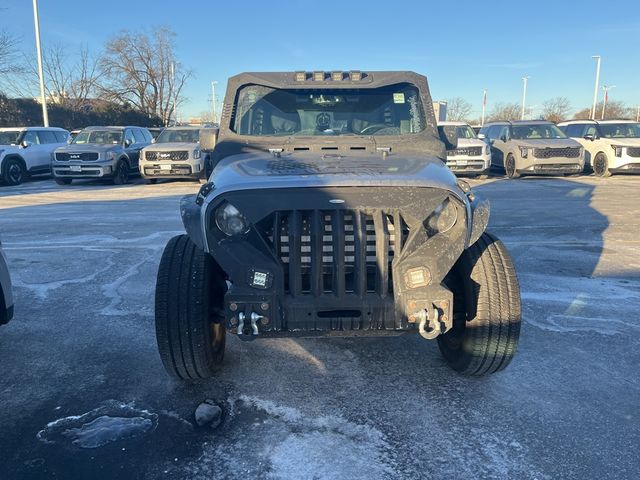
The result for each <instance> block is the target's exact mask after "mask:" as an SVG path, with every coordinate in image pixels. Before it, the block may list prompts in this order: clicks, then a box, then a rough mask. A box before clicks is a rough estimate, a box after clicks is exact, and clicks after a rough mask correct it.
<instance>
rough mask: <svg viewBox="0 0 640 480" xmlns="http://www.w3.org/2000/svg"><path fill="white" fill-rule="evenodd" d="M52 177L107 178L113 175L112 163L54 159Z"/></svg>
mask: <svg viewBox="0 0 640 480" xmlns="http://www.w3.org/2000/svg"><path fill="white" fill-rule="evenodd" d="M51 169H52V171H53V176H54V177H59V178H108V177H112V176H113V171H114V170H113V164H112V163H108V164H106V163H97V162H84V163H69V162H64V163H62V162H57V161H54V162H53V164H52V165H51Z"/></svg>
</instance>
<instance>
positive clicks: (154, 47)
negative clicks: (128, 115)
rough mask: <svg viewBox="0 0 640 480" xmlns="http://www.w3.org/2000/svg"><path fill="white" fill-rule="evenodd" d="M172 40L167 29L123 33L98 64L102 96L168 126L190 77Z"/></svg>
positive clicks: (171, 34) (106, 50)
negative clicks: (176, 53) (153, 116)
mask: <svg viewBox="0 0 640 480" xmlns="http://www.w3.org/2000/svg"><path fill="white" fill-rule="evenodd" d="M174 37H175V33H174V32H173V31H171V30H170V29H169V28H168V27H160V28H156V29H155V30H154V31H153V33H151V34H150V35H147V34H140V33H137V32H136V33H134V32H129V31H126V30H125V31H122V32H121V33H120V34H119V35H117V36H116V37H114V38H113V39H111V40H110V41H109V42H108V43H107V45H106V49H105V53H104V56H103V57H102V59H101V61H100V69H101V71H102V73H103V74H104V82H103V83H102V85H101V91H102V96H103V97H104V98H105V99H107V100H112V101H117V102H119V103H121V104H125V105H126V104H129V105H132V106H133V107H134V108H136V109H138V110H140V111H142V112H145V113H147V114H148V115H158V116H159V117H160V118H161V119H162V121H163V122H164V123H165V125H166V124H168V123H169V121H170V120H171V118H172V117H173V116H174V113H175V112H174V109H175V108H176V106H177V105H179V104H180V103H181V101H183V98H182V97H181V96H180V94H181V92H182V89H183V87H184V85H185V82H186V81H187V79H188V78H189V77H190V76H191V72H190V71H189V70H184V69H183V68H182V64H181V63H180V62H179V61H178V60H177V59H176V56H175V53H174V45H173V39H174Z"/></svg>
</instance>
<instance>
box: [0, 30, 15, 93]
mask: <svg viewBox="0 0 640 480" xmlns="http://www.w3.org/2000/svg"><path fill="white" fill-rule="evenodd" d="M17 57H18V55H17V53H16V41H15V40H14V39H13V37H11V36H10V35H9V34H8V33H7V32H4V31H0V89H2V88H3V85H5V84H6V81H7V79H8V78H9V77H10V75H13V74H15V73H17V72H18V71H19V67H18V65H17V62H16V59H17Z"/></svg>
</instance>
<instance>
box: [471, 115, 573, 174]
mask: <svg viewBox="0 0 640 480" xmlns="http://www.w3.org/2000/svg"><path fill="white" fill-rule="evenodd" d="M480 134H482V135H484V136H485V138H486V139H487V140H488V142H489V144H490V145H491V161H492V163H493V165H495V166H497V167H499V168H501V169H502V170H504V173H505V174H506V175H507V177H509V178H518V177H520V176H521V175H554V174H559V175H566V174H574V175H575V174H579V173H581V172H582V170H583V169H584V149H583V148H582V147H581V146H580V144H579V143H578V142H576V141H575V140H572V139H570V138H568V137H567V136H566V135H565V134H564V133H562V131H561V130H560V129H559V128H558V127H556V126H555V125H554V124H553V123H551V122H546V121H542V120H523V121H517V122H491V123H487V124H485V125H484V127H482V129H481V130H480Z"/></svg>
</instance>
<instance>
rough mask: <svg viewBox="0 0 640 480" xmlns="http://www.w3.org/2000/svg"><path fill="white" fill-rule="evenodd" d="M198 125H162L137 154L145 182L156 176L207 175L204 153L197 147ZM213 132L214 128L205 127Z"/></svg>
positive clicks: (209, 172) (206, 157)
mask: <svg viewBox="0 0 640 480" xmlns="http://www.w3.org/2000/svg"><path fill="white" fill-rule="evenodd" d="M201 130H204V129H202V128H200V127H171V128H165V129H164V130H163V131H162V133H161V134H160V135H158V138H156V140H155V142H154V144H153V145H151V146H148V147H146V148H145V149H144V150H143V151H142V153H141V155H140V175H141V176H142V178H144V179H146V180H147V181H148V182H149V183H156V182H157V180H158V179H159V178H192V179H195V180H198V179H199V180H204V181H206V180H207V179H208V178H209V175H211V170H212V167H211V160H210V157H209V153H208V152H203V151H202V150H201V149H200V132H201ZM207 130H211V131H212V132H214V133H217V129H207Z"/></svg>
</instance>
